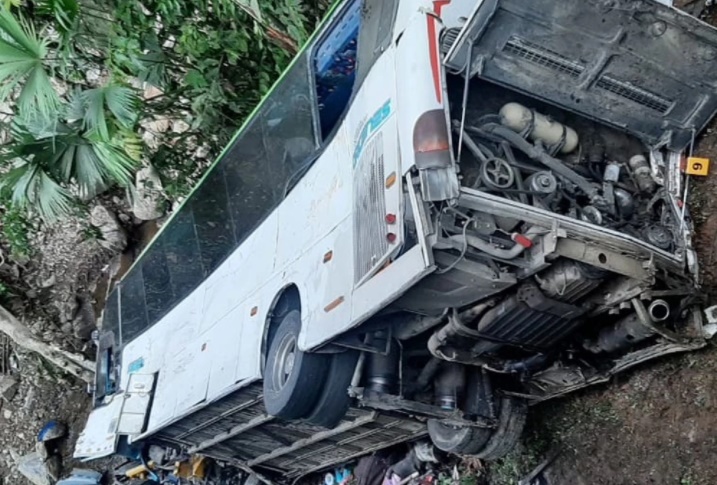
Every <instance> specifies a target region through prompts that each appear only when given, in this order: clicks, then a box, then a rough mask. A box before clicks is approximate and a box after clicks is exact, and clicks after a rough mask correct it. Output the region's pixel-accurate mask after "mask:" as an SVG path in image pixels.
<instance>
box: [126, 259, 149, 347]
mask: <svg viewBox="0 0 717 485" xmlns="http://www.w3.org/2000/svg"><path fill="white" fill-rule="evenodd" d="M120 309H121V310H120V311H121V312H122V325H121V328H122V341H123V342H129V341H130V340H132V339H133V338H134V337H136V336H137V335H139V334H140V333H142V332H143V331H144V330H145V329H146V328H147V326H148V325H149V320H148V318H147V305H146V302H145V298H144V279H143V278H142V269H141V268H139V267H135V268H134V269H133V270H132V271H131V272H130V273H129V274H128V275H127V276H126V277H125V279H124V280H123V281H122V289H121V291H120Z"/></svg>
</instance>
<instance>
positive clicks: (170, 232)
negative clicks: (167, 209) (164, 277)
mask: <svg viewBox="0 0 717 485" xmlns="http://www.w3.org/2000/svg"><path fill="white" fill-rule="evenodd" d="M163 236H165V239H164V241H163V242H164V253H165V255H166V258H167V267H168V268H169V278H170V281H171V282H172V291H173V292H174V298H175V301H181V300H182V299H183V298H184V297H185V296H187V295H189V293H190V292H191V291H192V290H194V288H196V287H197V286H199V283H201V282H202V280H203V279H204V269H203V268H202V261H201V257H200V255H199V244H198V243H197V236H196V233H195V231H194V216H193V215H192V211H191V209H190V208H189V207H186V206H185V208H184V209H183V210H180V211H179V212H178V213H177V215H176V216H175V218H174V220H173V221H172V225H171V226H170V227H168V228H167V230H166V231H165V234H163Z"/></svg>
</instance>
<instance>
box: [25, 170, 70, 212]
mask: <svg viewBox="0 0 717 485" xmlns="http://www.w3.org/2000/svg"><path fill="white" fill-rule="evenodd" d="M36 180H37V182H36V184H35V187H34V189H35V193H34V194H33V195H34V201H33V205H34V206H35V207H36V208H37V211H38V212H39V214H40V216H41V217H42V218H43V219H45V220H46V221H48V222H52V221H55V220H57V219H58V218H60V217H62V216H64V215H67V214H69V213H70V211H71V210H72V196H71V195H70V193H69V192H68V191H67V189H65V188H64V187H62V186H61V185H60V184H58V183H57V182H55V181H54V180H53V179H52V177H50V176H49V175H47V174H46V173H45V172H43V171H39V173H38V175H37V176H36Z"/></svg>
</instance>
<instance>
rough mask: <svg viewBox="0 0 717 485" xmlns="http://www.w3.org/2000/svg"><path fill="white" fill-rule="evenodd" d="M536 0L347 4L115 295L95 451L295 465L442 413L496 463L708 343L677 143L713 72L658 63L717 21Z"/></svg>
mask: <svg viewBox="0 0 717 485" xmlns="http://www.w3.org/2000/svg"><path fill="white" fill-rule="evenodd" d="M534 3H535V5H533V6H531V7H526V6H524V5H521V3H520V2H517V1H515V0H483V1H475V0H474V1H467V0H420V1H407V0H406V1H404V0H390V1H389V0H382V1H381V0H346V1H343V2H340V3H339V4H338V5H337V6H336V7H335V8H334V9H333V10H332V11H331V13H330V14H329V16H328V18H327V20H326V21H325V22H324V24H323V27H322V28H321V29H320V30H319V32H318V33H317V34H316V35H315V36H314V37H313V40H312V41H311V42H309V44H308V45H307V47H306V48H305V49H304V50H303V51H302V52H301V53H300V54H299V55H298V56H297V58H296V59H295V61H294V62H293V63H292V65H291V66H290V67H289V68H288V69H287V71H286V72H285V74H284V75H283V76H282V79H280V80H279V81H278V82H277V84H276V85H275V87H274V88H273V89H272V91H271V93H270V94H269V95H267V96H266V98H265V99H264V100H263V101H262V103H261V104H260V105H259V107H258V108H257V110H256V111H255V112H254V113H253V114H252V115H251V117H250V118H249V120H248V121H247V122H246V124H245V125H244V126H243V127H242V129H241V130H240V131H239V133H238V134H237V136H236V137H235V139H234V140H233V141H232V142H231V143H230V145H229V146H228V147H227V149H226V150H225V151H224V152H223V153H222V155H221V156H220V157H219V160H218V161H217V162H216V163H215V164H214V165H213V166H212V167H211V168H210V169H209V171H208V173H207V174H206V176H205V177H204V178H203V179H202V181H201V182H200V183H199V185H198V186H197V188H196V189H195V191H194V192H193V193H192V194H191V195H190V197H189V198H188V199H187V201H185V203H184V204H183V205H182V207H181V208H180V209H179V210H178V211H177V212H176V213H175V214H174V215H173V216H172V218H171V219H170V221H168V222H167V223H166V224H165V225H164V226H163V228H162V230H161V231H160V233H159V234H158V235H157V236H156V237H155V240H154V241H153V242H152V244H151V245H150V246H149V247H148V248H147V249H146V250H145V252H144V253H143V254H142V256H141V257H140V258H139V260H138V261H137V262H135V264H134V266H133V267H132V268H131V269H130V271H129V272H128V273H127V274H126V275H125V276H124V278H123V279H122V281H121V282H120V283H119V284H118V285H117V287H116V288H115V289H114V290H113V291H112V292H111V293H110V296H109V298H108V301H107V304H106V308H105V311H104V315H103V322H102V330H101V336H100V338H99V341H98V372H97V385H96V388H95V409H94V410H93V412H92V414H91V416H90V418H89V420H88V424H87V426H86V428H85V430H84V432H83V433H82V435H81V437H80V439H79V441H78V445H77V448H76V451H75V455H76V456H77V457H80V458H85V459H90V458H95V457H99V456H105V455H107V454H110V453H113V452H115V451H116V449H117V445H118V443H120V442H122V443H124V444H135V445H136V444H140V445H141V444H144V443H150V442H160V443H165V444H171V445H174V446H177V447H181V448H184V449H185V450H188V451H191V452H198V453H204V454H207V455H210V456H216V457H218V458H221V459H224V460H227V461H229V462H232V463H235V464H237V465H239V466H243V467H250V468H252V469H257V470H262V471H265V472H266V471H270V472H276V473H282V474H285V475H286V476H298V475H300V474H301V473H304V472H306V471H309V470H317V469H321V468H322V467H326V466H329V465H332V464H334V463H337V462H338V461H340V460H346V459H349V458H351V457H355V456H358V455H360V454H361V453H363V452H368V451H371V450H374V449H378V448H380V447H383V446H388V445H390V444H392V443H396V442H401V441H406V440H411V439H416V438H418V437H420V436H423V435H425V434H427V433H428V434H430V436H431V438H432V439H433V441H434V443H435V444H436V446H438V447H439V448H442V449H445V450H446V451H452V452H456V453H473V454H477V455H478V456H484V457H487V458H490V457H493V456H498V455H500V454H501V453H503V452H504V448H506V447H507V446H509V445H511V444H512V443H513V442H514V441H515V440H516V439H517V436H514V434H515V432H514V431H509V430H508V428H510V429H511V430H512V429H513V428H518V435H519V429H520V428H521V427H522V424H520V423H522V422H524V419H525V418H524V415H525V412H524V410H523V406H524V404H525V403H527V402H539V401H542V400H545V399H549V398H552V397H555V396H558V395H561V394H564V393H567V392H570V391H572V390H575V389H579V388H582V387H585V386H587V385H591V384H595V383H598V382H604V381H605V380H607V379H608V378H609V377H610V376H611V375H613V374H614V373H615V372H619V371H621V370H623V369H625V368H628V367H631V366H633V365H636V364H637V363H640V362H643V361H645V360H649V359H651V358H655V357H657V356H660V355H664V354H667V353H671V352H677V351H685V350H691V349H694V348H699V347H701V346H703V345H704V343H705V337H704V334H703V332H702V325H701V323H702V315H701V310H700V308H701V307H700V302H699V301H698V300H697V299H695V298H694V289H695V288H696V285H697V280H696V278H697V276H696V275H697V268H696V260H695V256H694V251H693V249H692V247H691V242H690V226H689V221H688V220H687V218H686V216H685V211H684V210H683V209H682V207H683V204H682V202H681V200H682V197H683V191H684V188H685V182H684V179H683V177H682V176H681V174H680V173H679V164H680V153H681V152H682V151H683V150H685V148H686V147H687V145H688V144H689V139H688V140H687V142H686V141H685V134H686V133H691V134H692V136H694V134H695V133H696V132H697V131H699V130H700V129H702V128H703V127H704V125H705V124H706V123H707V121H709V119H710V118H711V117H712V115H713V114H714V111H715V107H716V106H717V104H715V100H714V86H713V84H712V81H710V79H709V72H708V71H709V70H706V71H705V73H698V72H696V70H695V69H694V68H689V66H683V67H684V69H685V70H686V71H687V72H689V73H690V76H687V78H688V79H689V87H688V88H687V89H686V88H680V87H678V83H677V80H678V79H679V77H680V76H683V74H680V71H679V69H677V68H676V69H675V70H674V72H673V71H669V72H659V74H656V73H657V72H658V66H660V65H662V64H664V63H665V62H666V60H669V61H671V62H675V63H678V65H679V66H681V65H682V64H680V63H682V62H683V61H681V60H678V59H677V58H675V57H674V54H673V53H672V51H670V49H669V45H670V44H669V43H670V42H672V40H670V35H671V36H672V38H673V39H674V38H677V39H678V40H680V41H682V42H683V43H684V45H685V47H684V50H685V58H687V59H693V58H692V57H691V56H695V57H696V58H701V59H708V58H709V56H710V55H711V53H712V50H710V49H713V48H712V47H711V45H717V42H716V41H715V40H716V39H717V36H715V33H714V32H713V31H712V29H711V28H709V27H707V26H706V25H705V24H702V23H701V22H699V21H697V20H695V19H692V18H689V17H687V16H684V15H682V14H680V13H679V12H677V11H676V10H673V9H672V8H670V7H667V6H663V5H659V6H658V4H657V3H654V2H652V1H649V0H641V1H638V2H628V3H630V4H631V6H630V9H628V8H627V7H625V8H618V6H615V5H614V3H615V2H612V3H610V2H602V3H601V2H596V3H595V4H594V5H593V4H590V5H583V4H582V3H581V2H578V1H577V0H571V1H568V2H565V5H563V6H561V9H562V10H560V11H558V10H556V9H555V8H554V7H552V6H550V5H551V4H550V2H547V0H545V1H543V0H541V1H539V2H534ZM617 3H620V4H622V3H625V1H623V0H620V1H619V2H617ZM628 11H630V12H633V13H634V12H638V13H640V15H637V14H636V15H634V16H632V17H628V16H627V13H626V12H628ZM596 16H602V17H603V20H605V19H607V20H608V23H607V25H609V26H610V27H609V29H608V28H607V27H604V25H603V27H601V28H602V29H607V30H606V31H601V30H599V28H598V27H596V26H594V25H593V23H594V20H595V17H596ZM665 31H667V32H669V33H670V35H664V33H665ZM645 32H648V33H649V35H647V37H645V36H646V34H645ZM561 38H562V39H561ZM571 41H573V43H572V44H571ZM581 42H582V44H581ZM631 42H632V43H633V44H630V43H631ZM637 42H642V44H639V43H637ZM712 43H714V44H712ZM572 50H577V51H579V52H575V53H573V52H572ZM569 54H575V55H574V56H572V57H571V56H570V55H569ZM601 56H602V57H601ZM700 56H701V57H700ZM636 63H637V64H639V68H640V69H638V70H635V69H633V67H634V66H635V65H636ZM516 101H517V102H516ZM511 110H512V111H511ZM541 111H543V113H541ZM544 115H547V116H544ZM526 120H527V121H526ZM520 123H523V126H522V127H518V128H516V124H518V125H520ZM570 125H573V127H571V126H570ZM541 127H542V128H541ZM511 130H512V134H511V133H507V132H509V131H511ZM541 130H542V131H541ZM556 130H557V131H556ZM556 133H557V137H556V135H555V134H556ZM574 133H575V137H578V136H579V137H580V151H578V150H572V154H569V153H570V152H571V149H570V148H571V147H570V146H569V145H570V144H571V137H572V136H573V134H574ZM593 135H594V136H593ZM551 136H552V138H551ZM516 137H517V138H516ZM688 138H689V137H688ZM577 144H578V143H577V142H576V143H575V145H577ZM573 148H575V147H573ZM583 148H585V150H586V153H583V152H582V149H583ZM600 150H602V152H600ZM587 151H589V153H587ZM595 153H597V154H595ZM643 155H644V156H643ZM635 156H638V158H636V159H635V161H633V158H634V157H635ZM639 156H643V157H642V158H639ZM570 157H572V158H570ZM585 157H587V158H588V160H587V161H584V160H583V158H585ZM292 332H293V333H292ZM583 354H584V355H583ZM267 382H268V383H267ZM416 383H418V386H416ZM272 386H274V387H272ZM322 386H323V387H322ZM302 388H303V389H305V390H304V391H301V389H302ZM287 389H288V390H287ZM302 392H303V394H302ZM292 393H293V394H292ZM476 393H477V394H479V395H480V396H479V397H476ZM481 396H482V397H481ZM308 401H311V402H308ZM349 401H350V402H349ZM485 402H490V405H488V406H487V407H485V406H484V405H483V404H481V403H484V404H485ZM312 406H315V407H314V408H312ZM320 406H325V407H324V408H321V412H320V413H318V414H323V415H324V418H322V417H317V407H320ZM342 406H347V407H348V406H350V408H349V409H348V410H346V409H343V411H342V412H341V416H340V418H341V419H340V420H339V419H338V418H337V419H336V420H333V422H331V423H330V424H327V421H325V419H328V418H326V416H327V415H328V414H331V413H328V412H327V411H326V410H327V409H328V410H330V411H331V412H333V411H334V410H335V409H337V408H340V407H342ZM481 406H483V407H481ZM272 409H274V410H275V411H274V412H273V413H272V412H270V410H272ZM312 409H313V410H312ZM312 413H313V414H312ZM426 423H428V424H429V426H428V428H426ZM511 423H512V424H511ZM515 423H518V424H515ZM322 426H323V427H322ZM325 428H326V429H325ZM511 433H512V434H511ZM456 440H457V441H456ZM329 449H331V450H333V451H332V453H328V452H327V450H329ZM312 460H313V461H312Z"/></svg>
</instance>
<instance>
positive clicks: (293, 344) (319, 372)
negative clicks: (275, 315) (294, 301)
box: [264, 310, 329, 419]
mask: <svg viewBox="0 0 717 485" xmlns="http://www.w3.org/2000/svg"><path fill="white" fill-rule="evenodd" d="M300 331H301V314H300V313H299V311H298V310H291V311H290V312H288V313H287V314H286V316H285V317H284V318H283V320H282V321H281V323H279V326H278V327H277V329H276V333H275V334H274V337H273V339H272V341H271V344H270V347H269V354H268V356H267V358H266V366H265V368H264V406H265V407H266V412H267V413H268V414H270V415H271V416H277V417H279V418H283V419H299V418H303V417H304V416H306V415H307V414H308V413H309V412H311V410H312V409H313V407H314V404H315V403H316V400H317V399H318V397H319V393H320V391H321V386H322V384H323V382H324V379H325V378H326V374H327V370H328V367H329V366H328V357H329V356H328V355H325V354H311V353H307V352H302V351H301V350H299V348H298V338H299V332H300Z"/></svg>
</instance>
